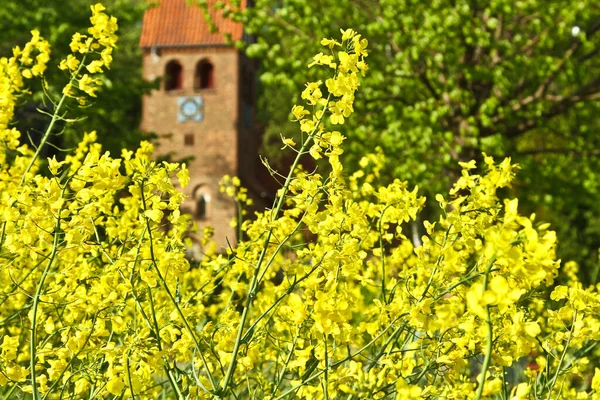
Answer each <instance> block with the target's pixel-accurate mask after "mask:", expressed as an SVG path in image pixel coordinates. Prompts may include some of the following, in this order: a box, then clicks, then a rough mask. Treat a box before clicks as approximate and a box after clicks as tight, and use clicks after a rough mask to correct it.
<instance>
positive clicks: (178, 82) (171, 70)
mask: <svg viewBox="0 0 600 400" xmlns="http://www.w3.org/2000/svg"><path fill="white" fill-rule="evenodd" d="M181 88H183V68H181V64H179V62H178V61H176V60H171V61H169V62H168V63H167V66H166V67H165V90H167V91H168V90H175V89H181Z"/></svg>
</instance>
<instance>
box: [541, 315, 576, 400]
mask: <svg viewBox="0 0 600 400" xmlns="http://www.w3.org/2000/svg"><path fill="white" fill-rule="evenodd" d="M576 318H577V310H575V312H574V313H573V324H572V326H571V331H570V333H569V338H568V339H567V344H566V345H565V348H564V349H563V351H562V354H561V355H560V360H559V361H558V366H557V367H556V372H555V373H554V376H553V377H552V381H551V382H550V388H549V389H548V397H547V398H546V399H547V400H550V397H551V396H552V390H553V389H554V385H556V381H557V380H558V375H559V373H560V367H561V366H562V363H563V361H564V360H565V356H566V355H567V350H568V349H569V345H570V344H571V338H572V337H573V332H574V330H575V321H576Z"/></svg>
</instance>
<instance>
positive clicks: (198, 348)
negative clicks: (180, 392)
mask: <svg viewBox="0 0 600 400" xmlns="http://www.w3.org/2000/svg"><path fill="white" fill-rule="evenodd" d="M140 192H141V199H142V206H143V208H144V212H145V211H147V207H146V197H145V196H144V184H143V183H142V185H141V188H140ZM146 230H147V231H148V239H149V241H150V259H151V260H152V265H153V266H154V269H155V271H156V274H157V275H158V277H159V279H160V283H161V284H162V287H163V289H164V290H165V292H167V295H168V296H169V299H170V300H171V303H172V304H173V306H174V307H175V309H176V310H177V314H179V317H180V318H181V320H182V322H183V324H184V326H185V328H186V330H187V331H188V333H189V334H190V336H191V338H192V340H193V341H194V345H195V347H196V350H198V354H200V358H201V359H202V363H203V365H204V368H205V369H206V374H207V375H208V378H209V380H210V383H211V385H212V388H213V390H216V389H217V385H216V383H215V381H214V378H213V376H212V374H211V372H210V369H209V368H208V363H207V362H206V357H204V353H203V352H202V350H201V349H200V343H198V339H197V338H196V335H195V334H194V330H193V329H192V327H191V326H190V324H189V322H188V321H187V318H186V317H185V315H183V312H182V311H181V308H180V307H179V304H178V302H177V300H176V299H175V297H174V296H173V293H171V290H170V289H169V286H168V285H167V281H166V280H165V279H164V277H163V276H162V273H161V272H160V269H159V268H158V264H157V263H156V257H155V255H154V239H153V237H152V228H151V227H150V219H149V218H147V217H146Z"/></svg>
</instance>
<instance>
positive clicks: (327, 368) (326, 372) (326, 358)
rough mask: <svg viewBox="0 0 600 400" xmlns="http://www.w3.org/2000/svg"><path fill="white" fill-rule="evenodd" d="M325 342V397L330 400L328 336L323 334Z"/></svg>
mask: <svg viewBox="0 0 600 400" xmlns="http://www.w3.org/2000/svg"><path fill="white" fill-rule="evenodd" d="M323 339H324V340H323V343H324V346H325V374H323V397H324V399H325V400H329V390H328V386H329V356H328V354H327V336H325V335H323Z"/></svg>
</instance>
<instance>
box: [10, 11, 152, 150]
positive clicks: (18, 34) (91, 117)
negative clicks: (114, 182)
mask: <svg viewBox="0 0 600 400" xmlns="http://www.w3.org/2000/svg"><path fill="white" fill-rule="evenodd" d="M97 2H98V1H96V0H71V1H69V2H64V1H62V0H3V1H2V2H0V19H1V20H2V27H1V28H0V34H1V36H2V38H3V40H2V43H0V55H2V56H8V55H10V54H11V51H12V50H11V48H12V46H13V45H14V44H23V43H25V42H27V40H29V38H30V36H31V35H30V33H29V31H30V30H31V29H38V30H39V31H40V33H41V35H42V36H43V37H44V38H46V39H47V40H48V41H49V42H50V44H51V46H52V52H53V56H52V59H53V60H60V59H61V58H62V57H64V56H66V54H68V53H69V52H70V49H69V43H70V41H71V35H72V34H73V32H85V30H86V29H87V27H88V26H89V15H90V6H91V5H93V4H95V3H97ZM102 3H103V4H104V5H105V6H106V7H108V8H109V9H110V10H111V13H112V14H114V16H116V17H117V18H118V23H119V32H118V33H119V42H118V47H119V48H118V51H115V53H114V61H113V64H112V67H111V70H110V71H107V73H106V74H105V75H104V77H103V78H102V79H103V82H102V83H103V85H102V87H101V89H100V91H101V94H100V95H99V96H98V97H97V98H96V99H95V100H94V104H95V105H94V107H83V108H79V109H78V110H77V111H76V112H71V113H70V114H69V115H71V116H73V115H75V116H77V117H79V118H81V119H80V121H78V122H77V123H76V124H71V125H70V126H69V127H68V128H67V129H66V130H65V131H64V132H63V133H62V136H61V137H60V140H56V138H55V140H54V141H53V142H54V143H56V144H57V145H60V146H62V147H72V146H74V145H75V144H76V143H78V142H79V140H80V139H81V137H82V136H83V133H84V132H90V131H92V130H98V138H99V142H100V143H102V144H103V146H104V148H105V149H107V150H109V151H111V152H112V153H114V155H118V154H120V153H119V152H120V149H121V148H123V147H127V148H131V147H137V145H138V143H139V141H140V139H141V138H142V133H141V132H140V131H139V122H140V116H141V98H142V94H143V93H144V92H146V91H148V90H150V89H151V88H153V87H154V86H155V85H154V84H153V83H149V82H145V81H144V80H143V78H142V55H141V51H140V49H139V45H138V43H139V36H140V31H141V22H142V16H143V12H144V10H145V9H146V7H147V3H146V2H145V1H144V0H105V1H103V2H102ZM57 62H58V61H57ZM57 62H55V63H53V64H51V65H49V66H48V71H47V72H46V79H47V82H48V83H49V85H50V87H49V90H48V92H49V93H50V94H55V95H56V94H58V93H57V91H58V90H60V89H61V88H62V86H61V85H63V84H64V83H65V82H66V80H67V79H68V77H67V75H66V73H65V72H64V71H61V70H60V69H58V65H57ZM29 89H30V91H31V92H32V94H31V95H32V96H33V99H34V101H35V106H33V107H32V106H22V107H19V108H18V110H17V119H18V121H17V126H18V127H27V130H26V131H23V136H24V137H25V138H27V135H29V136H30V137H32V138H33V139H34V140H35V137H36V136H38V135H39V132H41V131H43V130H44V129H45V125H46V124H47V123H48V118H46V117H45V116H40V114H39V113H38V112H37V110H36V108H42V109H46V110H47V111H51V108H52V105H51V103H50V102H48V99H47V98H45V96H44V94H43V89H42V87H41V85H39V84H38V85H37V86H35V85H34V86H31V87H30V88H29ZM23 103H24V102H23ZM70 107H72V108H77V107H78V105H77V104H76V103H75V102H73V103H72V104H70ZM59 129H61V127H59ZM57 133H58V132H57Z"/></svg>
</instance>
